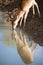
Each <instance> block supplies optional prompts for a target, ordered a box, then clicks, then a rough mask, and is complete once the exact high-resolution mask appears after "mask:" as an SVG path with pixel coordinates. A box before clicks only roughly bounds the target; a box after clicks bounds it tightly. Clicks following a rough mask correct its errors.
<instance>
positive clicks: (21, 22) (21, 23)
mask: <svg viewBox="0 0 43 65" xmlns="http://www.w3.org/2000/svg"><path fill="white" fill-rule="evenodd" d="M22 20H23V16H22V18H21V20H20V26H21V24H22Z"/></svg>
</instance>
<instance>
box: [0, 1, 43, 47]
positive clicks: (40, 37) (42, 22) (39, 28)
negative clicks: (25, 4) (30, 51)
mask: <svg viewBox="0 0 43 65" xmlns="http://www.w3.org/2000/svg"><path fill="white" fill-rule="evenodd" d="M6 1H7V0H0V10H1V11H4V12H7V14H8V19H9V20H10V22H11V23H12V25H13V24H14V25H15V23H13V22H14V21H15V20H16V19H17V15H18V14H17V13H18V12H19V11H18V9H19V10H22V7H21V1H23V0H10V1H9V0H8V2H6ZM25 1H26V0H25ZM36 2H37V3H38V5H39V9H40V13H41V16H40V17H39V16H38V15H37V13H38V12H37V11H36V7H35V11H36V14H35V16H34V17H33V14H32V8H30V11H29V14H28V16H27V20H26V21H27V22H26V24H25V27H24V26H23V24H22V25H21V28H22V30H23V31H25V32H26V34H27V35H28V37H29V39H30V38H31V39H33V40H34V41H35V42H36V43H38V44H39V45H41V46H43V7H42V6H43V3H42V2H43V1H42V0H38V1H37V0H36ZM16 10H17V13H15V15H16V17H15V15H12V14H13V13H14V12H15V11H16ZM24 16H25V14H24V15H23V17H24ZM6 17H7V16H6ZM8 19H7V20H8ZM20 20H21V18H20ZM14 25H13V26H14ZM18 26H19V25H18ZM19 27H20V26H19ZM12 28H13V27H12Z"/></svg>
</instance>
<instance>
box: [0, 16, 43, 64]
mask: <svg viewBox="0 0 43 65" xmlns="http://www.w3.org/2000/svg"><path fill="white" fill-rule="evenodd" d="M1 21H2V18H1V17H0V22H1ZM8 25H9V24H8ZM0 65H26V64H25V63H24V62H23V61H22V59H21V57H20V56H19V54H18V52H17V48H16V43H15V41H14V40H13V39H12V30H11V28H10V27H8V26H7V24H5V23H0ZM29 65H43V47H41V46H39V45H38V46H37V50H36V52H35V54H34V61H33V63H32V64H29Z"/></svg>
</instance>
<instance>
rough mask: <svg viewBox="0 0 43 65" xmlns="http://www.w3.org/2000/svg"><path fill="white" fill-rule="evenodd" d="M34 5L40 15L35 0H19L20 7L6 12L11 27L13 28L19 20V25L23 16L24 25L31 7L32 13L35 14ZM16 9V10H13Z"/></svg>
mask: <svg viewBox="0 0 43 65" xmlns="http://www.w3.org/2000/svg"><path fill="white" fill-rule="evenodd" d="M13 4H14V3H13ZM34 6H36V8H37V11H38V14H39V16H40V11H39V7H38V4H37V2H36V1H35V0H20V7H18V8H15V9H13V10H12V11H11V13H9V11H8V12H7V13H6V14H8V18H7V20H9V21H11V24H12V29H15V28H16V27H17V25H18V22H19V21H20V26H21V24H22V20H23V18H24V26H25V23H26V19H27V16H28V13H29V10H30V8H31V7H32V9H33V15H35V10H34ZM16 9H17V11H18V12H16V11H15V10H16ZM15 13H16V15H15ZM15 17H16V19H15Z"/></svg>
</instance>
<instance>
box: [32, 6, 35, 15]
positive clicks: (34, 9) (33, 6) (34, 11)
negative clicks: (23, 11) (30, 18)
mask: <svg viewBox="0 0 43 65" xmlns="http://www.w3.org/2000/svg"><path fill="white" fill-rule="evenodd" d="M32 9H33V15H35V9H34V5H33V6H32Z"/></svg>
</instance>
